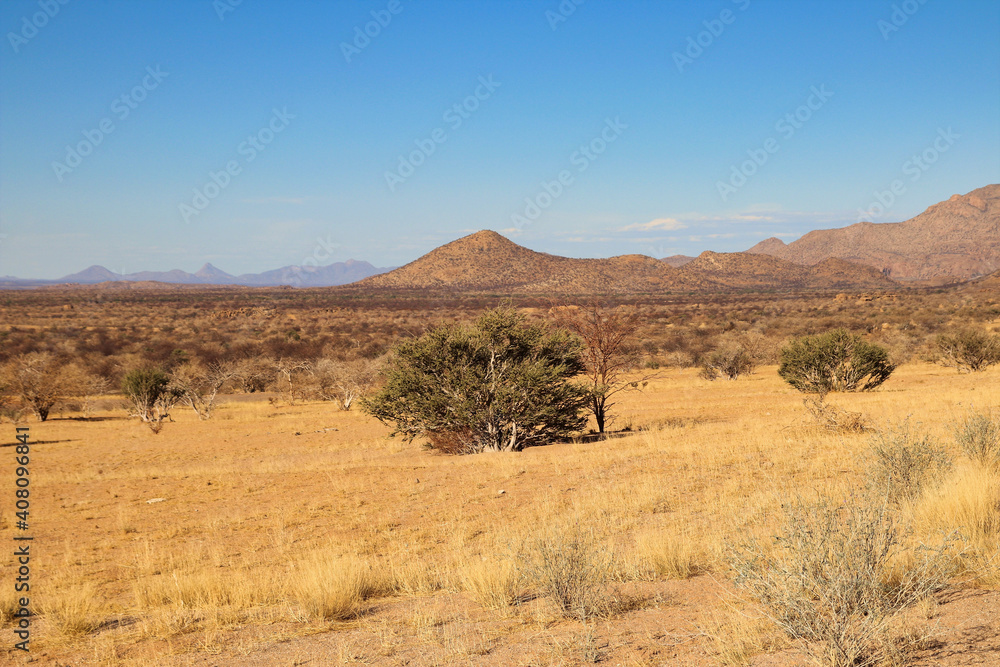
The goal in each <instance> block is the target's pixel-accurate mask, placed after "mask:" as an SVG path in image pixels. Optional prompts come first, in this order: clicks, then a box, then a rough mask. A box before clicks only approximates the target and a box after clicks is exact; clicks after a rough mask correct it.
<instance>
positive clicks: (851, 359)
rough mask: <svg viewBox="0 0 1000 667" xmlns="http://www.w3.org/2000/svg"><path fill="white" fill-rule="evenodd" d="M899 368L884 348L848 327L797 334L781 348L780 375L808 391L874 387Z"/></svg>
mask: <svg viewBox="0 0 1000 667" xmlns="http://www.w3.org/2000/svg"><path fill="white" fill-rule="evenodd" d="M895 369H896V367H895V365H893V364H892V363H891V362H890V361H889V353H888V352H887V351H886V349H885V348H883V347H881V346H879V345H875V344H874V343H869V342H868V341H866V340H864V339H863V338H862V337H861V336H858V335H856V334H852V333H849V332H848V331H847V330H845V329H836V330H834V331H829V332H827V333H825V334H820V335H818V336H803V337H801V338H796V339H794V340H792V342H791V343H789V344H788V346H787V347H785V348H782V350H781V366H780V367H779V368H778V375H780V376H781V377H782V379H784V380H785V382H787V383H788V384H790V385H792V386H793V387H795V388H796V389H798V390H799V391H801V392H803V393H807V394H818V395H819V396H820V397H822V396H825V395H826V393H827V392H831V391H871V390H872V389H875V388H876V387H878V386H879V385H881V384H882V383H883V382H885V381H886V380H888V379H889V376H890V375H892V372H893V371H894V370H895Z"/></svg>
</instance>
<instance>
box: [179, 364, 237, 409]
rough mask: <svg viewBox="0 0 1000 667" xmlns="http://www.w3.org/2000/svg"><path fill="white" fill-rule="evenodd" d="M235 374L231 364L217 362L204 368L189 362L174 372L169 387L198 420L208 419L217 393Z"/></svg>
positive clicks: (235, 371)
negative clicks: (178, 395) (177, 394)
mask: <svg viewBox="0 0 1000 667" xmlns="http://www.w3.org/2000/svg"><path fill="white" fill-rule="evenodd" d="M236 374H237V369H236V366H235V365H234V364H232V363H226V362H219V363H213V364H209V365H208V366H205V365H203V364H201V363H198V362H189V363H186V364H184V365H183V366H180V367H178V368H177V369H176V370H174V372H173V374H172V376H171V385H172V387H173V388H174V389H175V390H176V391H177V392H178V393H179V394H180V400H181V401H182V402H184V403H186V404H187V405H188V406H189V407H190V408H191V409H192V410H194V412H195V414H196V415H198V419H210V418H211V417H212V412H213V411H214V410H215V399H216V397H217V396H218V394H219V391H221V390H222V388H223V387H224V386H225V385H226V383H227V382H229V381H231V380H232V379H233V378H234V377H236Z"/></svg>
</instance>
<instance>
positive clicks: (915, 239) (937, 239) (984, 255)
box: [747, 184, 1000, 282]
mask: <svg viewBox="0 0 1000 667" xmlns="http://www.w3.org/2000/svg"><path fill="white" fill-rule="evenodd" d="M747 252H749V253H755V254H764V255H771V256H773V257H779V258H781V259H786V260H789V261H791V262H796V263H798V264H805V265H811V264H816V263H817V262H820V261H822V260H824V259H827V258H829V257H839V258H840V259H845V260H847V261H850V262H858V263H860V264H867V265H869V266H873V267H875V268H877V269H879V270H884V272H885V273H886V274H887V275H889V276H891V277H892V278H894V279H896V280H902V281H915V280H919V281H936V282H957V281H962V280H970V279H972V278H976V277H978V276H983V275H987V274H990V273H993V272H995V271H997V270H1000V185H997V184H994V185H987V186H986V187H982V188H979V189H978V190H973V191H972V192H970V193H968V194H966V195H954V196H952V197H951V198H950V199H948V200H946V201H943V202H941V203H939V204H935V205H933V206H931V207H930V208H928V209H927V210H926V211H924V212H923V213H921V214H920V215H918V216H916V217H915V218H910V219H909V220H906V221H905V222H883V223H873V222H859V223H857V224H854V225H850V226H849V227H842V228H840V229H823V230H816V231H812V232H809V233H808V234H806V235H805V236H803V237H802V238H800V239H798V240H796V241H792V242H791V243H789V244H785V243H784V242H783V241H782V240H781V239H777V238H769V239H766V240H764V241H761V242H760V243H758V244H757V245H755V246H754V247H752V248H750V249H749V250H747Z"/></svg>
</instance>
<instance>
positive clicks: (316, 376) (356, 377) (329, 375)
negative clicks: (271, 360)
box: [309, 358, 380, 410]
mask: <svg viewBox="0 0 1000 667" xmlns="http://www.w3.org/2000/svg"><path fill="white" fill-rule="evenodd" d="M379 371H380V362H379V361H376V360H372V359H363V358H362V359H354V360H351V361H337V360H334V359H327V358H323V359H319V360H317V361H315V362H313V363H312V364H310V366H309V373H310V375H311V376H312V393H313V394H315V395H316V396H318V397H319V398H321V399H323V400H324V401H335V402H336V403H337V404H339V405H340V409H341V410H350V409H351V407H352V406H353V405H354V402H355V401H356V400H357V399H358V398H360V397H362V396H364V395H366V394H367V393H368V392H370V391H371V389H372V387H374V386H375V384H376V382H378V377H379Z"/></svg>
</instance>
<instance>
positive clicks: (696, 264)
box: [349, 231, 896, 294]
mask: <svg viewBox="0 0 1000 667" xmlns="http://www.w3.org/2000/svg"><path fill="white" fill-rule="evenodd" d="M895 285H896V283H894V282H893V281H892V280H890V279H888V278H887V277H886V276H885V275H884V274H883V273H882V272H881V271H878V270H876V269H874V268H872V267H869V266H863V265H860V264H853V263H851V262H846V261H844V260H840V259H835V258H831V259H828V260H825V261H822V262H819V263H817V264H816V265H815V266H803V265H801V264H795V263H793V262H789V261H787V260H783V259H779V258H777V257H769V256H767V255H759V254H758V255H751V254H749V253H717V252H711V251H705V252H703V253H702V254H701V255H699V256H698V257H696V258H693V259H691V261H688V262H685V263H684V264H683V265H682V266H680V267H675V266H671V264H670V263H668V262H666V261H664V260H659V259H654V258H652V257H646V256H645V255H621V256H618V257H611V258H609V259H574V258H570V257H560V256H558V255H550V254H547V253H543V252H535V251H534V250H529V249H528V248H525V247H523V246H520V245H518V244H516V243H514V242H513V241H511V240H509V239H507V238H505V237H503V236H501V235H500V234H497V233H496V232H493V231H480V232H476V233H475V234H470V235H469V236H465V237H462V238H460V239H458V240H456V241H452V242H451V243H448V244H446V245H443V246H441V247H440V248H437V249H435V250H432V251H431V252H429V253H427V254H426V255H424V256H423V257H421V258H420V259H417V260H415V261H413V262H410V263H409V264H407V265H405V266H402V267H400V268H398V269H395V270H393V271H389V272H387V273H382V274H379V275H376V276H372V277H370V278H365V279H364V280H361V281H359V282H358V283H355V284H353V285H350V286H349V287H350V288H358V289H386V290H442V289H443V290H455V291H504V292H517V293H541V294H593V293H615V294H637V293H661V292H706V293H708V292H726V291H733V290H771V289H808V290H825V289H886V288H892V287H894V286H895Z"/></svg>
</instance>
